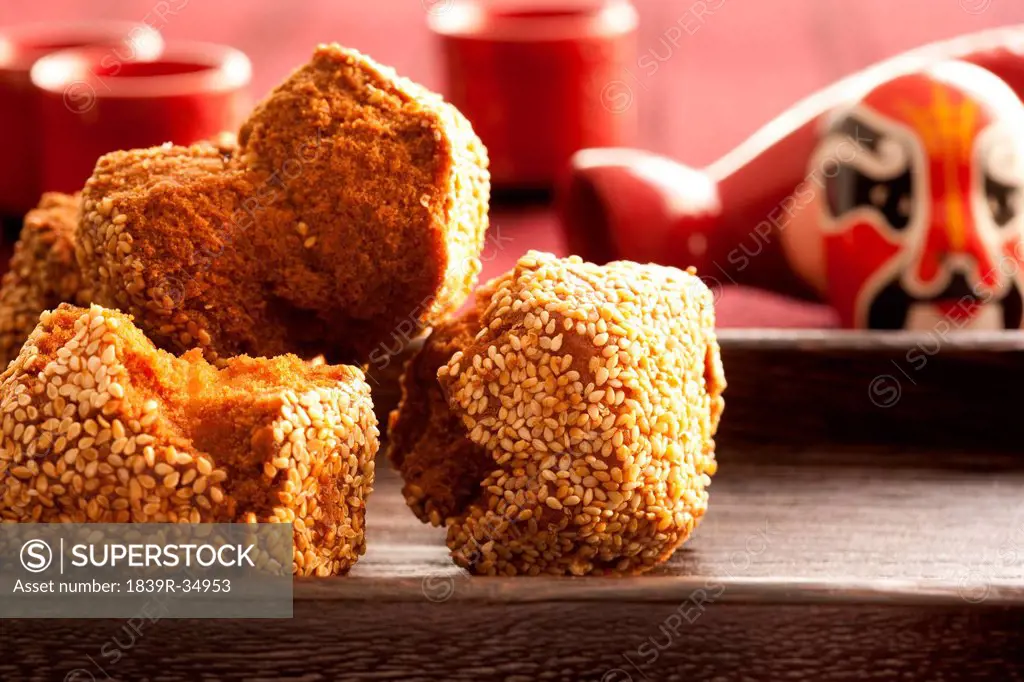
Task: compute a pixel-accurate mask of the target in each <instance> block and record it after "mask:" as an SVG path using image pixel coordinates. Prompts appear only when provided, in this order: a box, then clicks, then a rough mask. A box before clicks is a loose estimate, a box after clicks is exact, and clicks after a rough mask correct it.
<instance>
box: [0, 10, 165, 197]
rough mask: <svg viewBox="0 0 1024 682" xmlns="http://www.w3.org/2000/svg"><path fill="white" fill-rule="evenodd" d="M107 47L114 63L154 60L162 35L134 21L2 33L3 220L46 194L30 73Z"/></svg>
mask: <svg viewBox="0 0 1024 682" xmlns="http://www.w3.org/2000/svg"><path fill="white" fill-rule="evenodd" d="M87 45H95V46H103V48H104V49H105V50H106V51H107V54H108V55H109V56H110V58H111V59H118V60H121V61H130V60H134V59H152V58H154V57H156V56H157V55H159V54H160V51H161V50H162V49H163V40H161V38H160V34H159V33H157V31H155V30H154V29H152V28H150V27H149V26H147V25H146V24H142V23H135V22H130V21H94V22H76V23H68V24H63V23H47V24H28V25H24V26H15V27H11V28H2V29H0V149H3V152H4V157H3V163H0V214H4V215H18V214H21V213H24V212H25V211H27V210H28V209H29V208H31V207H32V206H35V204H36V202H37V201H38V200H39V195H40V194H41V192H42V189H43V188H42V185H41V184H40V176H39V159H40V151H39V142H40V137H41V131H40V129H39V127H38V120H39V116H38V111H37V100H36V96H37V93H36V91H35V90H34V89H33V88H32V83H31V79H30V78H29V71H30V69H31V68H32V65H33V64H34V63H35V62H36V60H38V59H39V58H41V57H43V56H45V55H47V54H50V53H52V52H55V51H57V50H63V49H67V48H72V47H83V46H87Z"/></svg>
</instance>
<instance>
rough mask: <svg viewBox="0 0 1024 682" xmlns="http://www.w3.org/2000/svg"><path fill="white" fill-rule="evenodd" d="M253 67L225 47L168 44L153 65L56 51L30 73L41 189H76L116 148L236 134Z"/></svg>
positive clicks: (92, 52) (89, 52) (101, 54)
mask: <svg viewBox="0 0 1024 682" xmlns="http://www.w3.org/2000/svg"><path fill="white" fill-rule="evenodd" d="M251 75H252V67H251V65H250V63H249V59H248V57H246V56H245V55H244V54H243V53H241V52H239V51H238V50H235V49H233V48H230V47H225V46H222V45H213V44H208V43H172V44H170V45H168V46H167V47H165V49H164V51H163V53H162V54H161V55H160V57H159V58H158V59H153V60H149V61H135V62H124V63H107V62H104V52H103V51H102V50H97V49H76V50H67V51H63V52H56V53H54V54H52V55H49V56H47V57H44V58H43V59H40V60H39V61H38V62H37V63H36V65H35V66H34V67H33V68H32V83H33V84H34V85H35V86H36V88H38V89H39V91H40V92H41V93H42V94H41V97H40V127H41V128H42V130H43V143H42V178H43V185H44V187H45V188H46V189H47V190H57V191H65V192H71V191H75V190H77V189H80V188H81V187H82V185H83V184H84V183H85V181H86V180H87V179H88V177H89V176H90V175H91V174H92V170H93V167H94V166H95V164H96V159H97V158H98V157H100V156H101V155H103V154H105V153H107V152H110V151H114V150H117V149H133V148H137V147H151V146H155V145H160V144H163V143H165V142H173V143H175V144H190V143H192V142H196V141H198V140H201V139H205V138H209V137H212V136H214V135H216V134H218V133H220V132H222V131H225V130H236V129H237V128H238V125H239V123H241V119H242V117H243V116H244V115H245V113H246V112H247V111H248V109H249V104H250V102H249V95H248V86H249V81H250V77H251Z"/></svg>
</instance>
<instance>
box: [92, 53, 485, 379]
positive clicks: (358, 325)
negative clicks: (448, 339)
mask: <svg viewBox="0 0 1024 682" xmlns="http://www.w3.org/2000/svg"><path fill="white" fill-rule="evenodd" d="M488 195H489V175H488V173H487V155H486V150H485V149H484V147H483V146H482V145H481V143H480V141H479V139H478V138H477V137H476V135H475V134H474V133H473V131H472V128H471V127H470V125H469V123H468V122H467V121H466V120H465V118H463V117H462V115H461V114H459V113H458V111H456V110H455V109H454V107H452V106H451V105H449V104H446V103H445V102H444V101H443V100H442V99H441V98H440V97H439V96H438V95H435V94H433V93H431V92H429V91H427V90H426V89H424V88H422V87H421V86H419V85H416V84H414V83H412V82H410V81H408V80H406V79H404V78H400V77H399V76H397V75H396V74H395V73H394V72H393V71H392V70H391V69H389V68H386V67H383V66H381V65H379V64H377V63H376V62H374V61H372V60H371V59H369V58H368V57H365V56H363V55H361V54H359V53H358V52H355V51H353V50H347V49H344V48H341V47H339V46H337V45H325V46H321V47H319V48H318V49H317V50H316V52H315V53H314V55H313V59H312V61H310V62H309V63H308V64H306V65H305V66H302V67H301V68H299V69H298V70H296V71H295V72H294V73H293V74H292V75H291V76H290V77H289V78H288V79H287V80H285V82H284V83H282V84H281V85H280V86H278V87H277V88H276V89H274V90H273V91H272V92H271V93H270V95H269V96H268V97H267V98H266V99H265V100H264V101H263V102H262V103H260V104H259V105H258V106H257V107H256V109H255V110H254V111H253V113H252V114H251V116H250V117H249V119H248V120H247V121H246V122H245V124H244V125H243V126H242V128H241V130H240V132H239V136H238V146H237V148H234V147H230V146H221V147H215V146H214V145H210V144H201V145H194V146H192V147H174V146H170V145H165V146H164V147H156V148H152V149H144V150H133V151H124V152H114V153H112V154H107V155H106V156H104V157H102V158H101V159H100V160H99V162H98V164H97V166H96V169H95V172H94V174H93V176H92V178H91V179H90V180H89V181H88V183H87V185H86V187H85V189H84V191H83V210H84V216H83V220H82V223H81V228H80V233H79V248H78V260H79V263H80V264H81V267H82V271H83V273H85V274H86V275H88V276H89V277H93V278H95V280H96V282H97V286H96V292H95V297H94V299H95V301H96V302H97V303H100V304H102V305H105V306H108V307H116V308H119V309H121V310H124V311H125V312H128V313H130V314H132V315H134V316H135V321H136V324H138V325H139V327H140V328H142V329H143V330H144V331H145V332H146V333H147V334H148V335H149V336H150V337H151V338H152V339H153V341H154V342H155V343H156V344H157V345H159V346H160V347H164V348H167V349H171V350H176V351H181V350H187V349H189V348H193V347H199V348H201V349H202V350H203V351H204V354H205V355H206V357H207V358H208V359H210V360H212V361H216V360H219V359H222V358H226V357H230V356H232V355H237V354H242V353H246V354H250V355H259V356H268V357H269V356H272V355H278V354H281V353H285V352H292V353H296V354H298V355H301V356H302V357H306V358H311V357H314V356H316V355H319V354H323V355H325V356H326V358H327V359H328V361H332V362H335V361H345V362H355V361H358V362H365V361H366V360H367V359H368V357H369V356H370V354H371V353H372V352H373V351H374V350H375V349H378V348H379V347H380V346H381V344H382V343H384V342H386V341H388V340H389V339H390V336H391V334H392V332H393V330H394V329H396V328H397V327H399V325H403V324H406V323H409V324H410V326H412V327H414V328H422V327H424V326H426V325H431V324H434V323H437V322H439V321H441V320H442V319H444V317H445V316H447V315H448V314H449V313H451V312H452V311H454V310H456V309H457V308H458V307H459V305H461V303H462V302H463V301H464V300H465V298H466V297H467V296H468V294H469V292H470V290H471V288H472V286H473V283H474V282H475V279H476V275H477V273H478V272H479V270H480V262H479V255H480V251H481V249H482V246H483V239H484V232H485V230H486V227H487V205H488Z"/></svg>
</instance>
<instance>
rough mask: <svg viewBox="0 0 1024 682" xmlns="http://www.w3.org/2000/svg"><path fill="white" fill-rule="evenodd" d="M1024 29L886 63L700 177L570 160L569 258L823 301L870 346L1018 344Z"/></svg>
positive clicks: (1023, 265) (810, 103)
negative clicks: (991, 340) (941, 339)
mask: <svg viewBox="0 0 1024 682" xmlns="http://www.w3.org/2000/svg"><path fill="white" fill-rule="evenodd" d="M1021 95H1024V27H1011V28H1005V29H997V30H991V31H986V32H983V33H978V34H972V35H968V36H964V37H961V38H957V39H954V40H949V41H944V42H941V43H935V44H932V45H928V46H925V47H922V48H919V49H916V50H913V51H911V52H908V53H905V54H903V55H900V56H898V57H894V58H892V59H889V60H886V61H884V62H881V63H879V64H877V65H875V66H873V67H871V68H868V69H866V70H865V71H862V72H860V73H858V74H855V75H853V76H850V77H848V78H846V79H843V80H842V81H840V82H838V83H836V84H834V85H832V86H830V87H829V88H826V89H825V90H823V91H821V92H819V93H817V94H815V95H813V96H811V97H809V98H807V99H805V100H803V101H802V102H800V103H798V104H797V105H796V106H794V107H793V108H792V109H790V110H789V111H788V112H786V113H785V114H783V115H782V116H780V117H779V118H777V119H776V120H774V121H772V122H771V123H769V124H768V125H767V126H765V127H764V128H762V129H761V130H760V131H758V132H757V133H755V134H754V135H753V136H752V137H751V138H750V139H748V140H747V141H746V142H744V143H743V144H742V145H740V146H739V147H738V148H737V149H735V150H734V151H732V152H730V153H729V154H727V155H726V156H725V157H723V158H722V159H720V160H719V161H717V162H715V163H713V164H711V166H709V167H707V168H705V169H694V168H689V167H686V166H684V165H682V164H679V163H677V162H675V161H673V160H671V159H667V158H665V157H660V156H656V155H654V154H650V153H647V152H643V151H639V150H634V149H589V150H585V151H582V152H580V153H579V154H577V155H575V156H574V158H573V160H572V163H571V166H570V170H569V172H568V174H567V176H566V178H565V181H564V183H563V184H562V185H561V186H560V192H559V213H560V216H561V219H562V224H563V226H564V228H565V230H566V233H567V238H568V242H569V244H570V248H571V249H572V251H573V252H575V253H578V254H579V255H581V256H583V257H585V258H588V259H590V260H596V261H599V262H604V261H608V260H612V259H616V258H625V259H630V260H637V261H642V262H648V261H653V262H660V263H665V264H669V265H675V266H680V267H685V266H688V265H694V266H696V267H697V269H698V272H700V273H701V274H702V276H704V277H705V278H706V279H708V280H710V281H711V282H712V283H716V284H730V283H736V284H744V285H749V286H756V287H760V288H763V289H767V290H771V291H775V292H779V293H784V294H789V295H796V296H800V297H804V298H813V299H819V300H824V301H827V302H828V303H830V304H831V305H832V306H833V307H835V309H836V310H837V312H838V313H839V316H840V319H841V320H842V322H843V324H844V325H845V326H848V327H853V328H876V329H903V328H906V329H935V328H939V329H942V330H946V329H960V328H987V329H1001V328H1019V327H1021V326H1022V308H1024V303H1022V292H1024V274H1022V271H1024V103H1022V102H1021Z"/></svg>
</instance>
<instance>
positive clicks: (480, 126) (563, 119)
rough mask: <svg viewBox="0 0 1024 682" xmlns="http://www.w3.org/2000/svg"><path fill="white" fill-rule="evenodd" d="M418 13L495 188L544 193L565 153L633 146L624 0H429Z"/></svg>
mask: <svg viewBox="0 0 1024 682" xmlns="http://www.w3.org/2000/svg"><path fill="white" fill-rule="evenodd" d="M428 14H429V17H430V27H431V29H432V30H433V31H434V32H435V33H436V34H438V35H439V36H441V42H442V48H443V52H444V59H445V65H446V68H447V79H448V99H449V100H450V101H451V102H452V103H453V104H454V105H455V106H457V107H458V108H459V109H460V110H461V111H462V113H463V114H465V115H466V117H467V118H468V119H469V120H470V122H472V124H473V128H474V129H475V130H476V132H477V134H478V135H479V136H480V138H481V139H482V140H483V142H484V144H485V145H487V149H488V152H489V154H490V159H491V178H492V180H493V182H494V184H495V185H496V186H498V187H503V188H549V187H551V185H552V184H553V183H554V181H555V179H556V178H557V177H558V176H559V175H560V174H561V172H562V171H563V170H564V168H565V166H566V164H567V162H568V160H569V158H570V157H571V156H572V154H573V152H575V151H577V150H579V149H583V148H586V147H617V146H629V145H632V144H633V143H634V142H635V137H636V110H635V107H634V106H632V104H633V102H632V97H631V96H629V97H626V98H624V95H625V94H626V92H625V91H624V90H623V85H625V79H627V78H628V77H629V76H628V73H629V72H628V69H629V67H631V66H632V65H633V60H634V59H635V54H636V45H635V39H636V26H637V13H636V10H635V9H634V8H633V6H632V5H631V4H630V2H629V0H575V1H574V0H560V1H559V0H540V1H537V0H534V2H531V3H524V2H521V1H520V2H516V3H512V2H509V1H508V0H505V1H504V2H501V1H499V2H493V1H488V0H434V1H433V2H432V3H431V4H430V7H429V8H428ZM626 89H627V90H628V87H627V88H626Z"/></svg>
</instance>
